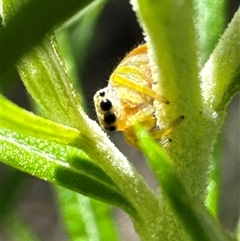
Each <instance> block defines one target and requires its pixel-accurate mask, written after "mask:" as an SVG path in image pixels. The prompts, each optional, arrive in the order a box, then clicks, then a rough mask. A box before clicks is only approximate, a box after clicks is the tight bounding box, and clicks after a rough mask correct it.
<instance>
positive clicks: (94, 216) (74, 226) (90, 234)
mask: <svg viewBox="0 0 240 241" xmlns="http://www.w3.org/2000/svg"><path fill="white" fill-rule="evenodd" d="M56 191H57V195H58V199H59V205H60V212H61V215H62V217H63V218H64V224H65V226H66V230H67V233H68V235H69V239H70V240H86V241H87V240H89V241H100V240H102V241H105V240H108V238H109V237H111V241H115V240H117V239H116V230H115V228H114V224H113V219H112V217H111V214H110V208H109V206H107V205H106V204H103V203H100V202H97V201H94V200H92V199H88V198H86V197H84V196H82V195H79V194H77V193H74V192H72V191H70V190H67V189H65V188H62V187H58V188H57V189H56Z"/></svg>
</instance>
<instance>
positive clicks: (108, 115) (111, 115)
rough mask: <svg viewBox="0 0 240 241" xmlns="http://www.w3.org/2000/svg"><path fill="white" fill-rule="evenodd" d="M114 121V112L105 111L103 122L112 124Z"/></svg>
mask: <svg viewBox="0 0 240 241" xmlns="http://www.w3.org/2000/svg"><path fill="white" fill-rule="evenodd" d="M115 121H116V116H115V114H114V113H112V112H107V113H106V114H105V115H104V122H105V123H107V124H112V123H114V122H115Z"/></svg>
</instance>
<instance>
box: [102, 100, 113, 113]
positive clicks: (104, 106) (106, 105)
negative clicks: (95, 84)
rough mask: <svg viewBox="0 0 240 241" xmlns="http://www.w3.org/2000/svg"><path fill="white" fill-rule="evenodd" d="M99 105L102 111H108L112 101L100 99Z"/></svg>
mask: <svg viewBox="0 0 240 241" xmlns="http://www.w3.org/2000/svg"><path fill="white" fill-rule="evenodd" d="M100 107H101V109H102V110H104V111H109V110H110V109H111V108H112V102H111V101H110V100H108V99H105V100H102V101H101V103H100Z"/></svg>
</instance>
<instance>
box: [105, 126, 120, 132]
mask: <svg viewBox="0 0 240 241" xmlns="http://www.w3.org/2000/svg"><path fill="white" fill-rule="evenodd" d="M104 129H105V130H106V131H115V130H116V129H117V128H116V126H108V127H105V128H104Z"/></svg>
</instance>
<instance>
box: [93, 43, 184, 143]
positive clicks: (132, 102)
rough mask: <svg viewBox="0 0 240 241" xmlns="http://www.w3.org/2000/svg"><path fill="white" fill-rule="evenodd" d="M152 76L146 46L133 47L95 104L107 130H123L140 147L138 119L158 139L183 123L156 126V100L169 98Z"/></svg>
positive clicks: (99, 94)
mask: <svg viewBox="0 0 240 241" xmlns="http://www.w3.org/2000/svg"><path fill="white" fill-rule="evenodd" d="M152 85H153V79H152V75H151V70H150V67H149V58H148V54H147V45H146V44H143V45H140V46H138V47H137V48H135V49H134V50H132V51H131V52H130V53H129V54H128V55H127V56H126V57H125V58H124V59H123V60H122V61H121V62H120V64H119V65H118V66H117V68H116V69H115V71H114V72H113V73H112V75H111V76H110V80H109V83H108V86H107V87H105V88H103V89H101V90H99V91H97V92H96V94H95V95H94V104H95V108H96V112H97V116H98V120H99V122H100V125H101V126H102V128H103V129H105V130H106V131H123V132H124V136H125V139H126V140H127V142H128V143H129V144H130V145H132V146H135V147H138V144H137V138H136V135H135V133H134V131H133V125H134V124H135V123H136V121H138V122H139V123H141V124H142V125H143V126H144V127H145V128H146V129H147V130H148V131H149V132H150V133H151V135H152V136H153V137H154V138H155V139H157V140H159V139H161V138H162V137H163V136H166V135H168V134H169V133H170V132H171V131H172V130H173V128H174V127H175V126H176V125H177V124H178V123H179V122H180V120H181V119H182V117H180V118H178V119H177V120H175V121H174V122H173V123H172V124H171V125H170V126H169V127H167V128H164V129H161V130H160V129H159V128H157V127H156V118H155V115H154V114H155V108H154V106H153V101H154V100H158V101H160V102H163V103H165V104H168V103H169V101H168V100H166V99H165V98H163V97H161V96H159V95H158V94H157V93H156V92H155V91H153V90H152Z"/></svg>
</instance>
